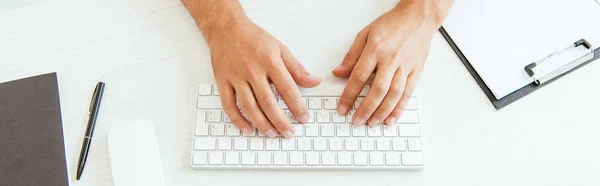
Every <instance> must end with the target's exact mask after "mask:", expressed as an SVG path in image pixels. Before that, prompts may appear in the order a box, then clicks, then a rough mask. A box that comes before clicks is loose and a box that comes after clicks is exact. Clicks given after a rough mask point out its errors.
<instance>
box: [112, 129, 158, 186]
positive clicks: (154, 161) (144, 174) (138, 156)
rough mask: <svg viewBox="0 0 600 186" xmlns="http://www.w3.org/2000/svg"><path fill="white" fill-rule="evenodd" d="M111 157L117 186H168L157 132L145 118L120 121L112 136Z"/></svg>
mask: <svg viewBox="0 0 600 186" xmlns="http://www.w3.org/2000/svg"><path fill="white" fill-rule="evenodd" d="M108 154H109V158H110V167H111V170H112V175H113V181H114V184H115V186H132V185H144V186H164V185H165V183H164V178H163V171H162V163H161V159H160V153H159V151H158V145H157V142H156V132H155V130H154V126H153V125H152V123H150V121H148V120H146V119H141V118H135V119H129V120H125V121H122V122H119V123H118V124H117V125H116V126H114V127H113V128H111V129H110V132H109V134H108Z"/></svg>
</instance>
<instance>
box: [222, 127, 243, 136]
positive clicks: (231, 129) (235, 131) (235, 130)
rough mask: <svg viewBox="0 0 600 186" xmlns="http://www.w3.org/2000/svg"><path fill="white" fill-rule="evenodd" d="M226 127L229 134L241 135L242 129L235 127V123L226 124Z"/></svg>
mask: <svg viewBox="0 0 600 186" xmlns="http://www.w3.org/2000/svg"><path fill="white" fill-rule="evenodd" d="M225 128H226V130H227V136H234V137H237V136H240V129H238V128H237V127H235V125H233V124H225Z"/></svg>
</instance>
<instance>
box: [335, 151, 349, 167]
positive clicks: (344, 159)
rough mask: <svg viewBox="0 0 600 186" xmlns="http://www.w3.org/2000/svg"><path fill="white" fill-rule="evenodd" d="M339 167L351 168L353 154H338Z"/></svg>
mask: <svg viewBox="0 0 600 186" xmlns="http://www.w3.org/2000/svg"><path fill="white" fill-rule="evenodd" d="M337 157H338V158H337V160H338V165H341V166H349V165H352V154H351V153H348V152H340V153H337Z"/></svg>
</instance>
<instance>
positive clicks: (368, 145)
mask: <svg viewBox="0 0 600 186" xmlns="http://www.w3.org/2000/svg"><path fill="white" fill-rule="evenodd" d="M360 149H361V150H363V151H374V150H375V139H360Z"/></svg>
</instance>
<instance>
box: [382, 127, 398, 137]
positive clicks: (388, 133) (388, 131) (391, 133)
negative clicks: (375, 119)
mask: <svg viewBox="0 0 600 186" xmlns="http://www.w3.org/2000/svg"><path fill="white" fill-rule="evenodd" d="M383 136H385V137H396V136H398V125H394V126H389V125H386V126H384V127H383Z"/></svg>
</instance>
